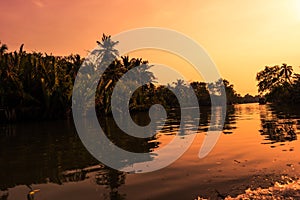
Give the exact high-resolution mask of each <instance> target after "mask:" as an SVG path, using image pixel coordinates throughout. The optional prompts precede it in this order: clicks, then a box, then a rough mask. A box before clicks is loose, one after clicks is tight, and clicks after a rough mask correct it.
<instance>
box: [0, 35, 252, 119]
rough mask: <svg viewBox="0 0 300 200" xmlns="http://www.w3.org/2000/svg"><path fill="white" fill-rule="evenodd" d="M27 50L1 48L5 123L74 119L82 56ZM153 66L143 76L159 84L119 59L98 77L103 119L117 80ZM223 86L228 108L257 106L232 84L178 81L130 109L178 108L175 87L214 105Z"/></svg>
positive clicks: (0, 100) (147, 93)
mask: <svg viewBox="0 0 300 200" xmlns="http://www.w3.org/2000/svg"><path fill="white" fill-rule="evenodd" d="M97 44H98V45H99V46H100V47H102V48H106V49H104V50H103V52H104V53H105V52H107V50H109V51H113V52H116V50H115V49H114V46H115V45H116V44H117V43H116V42H114V41H112V40H111V39H110V36H106V35H103V37H102V40H101V41H100V42H99V41H97ZM23 47H24V45H23V44H22V45H21V47H20V49H19V50H18V51H14V52H9V51H8V47H7V45H5V44H3V43H0V119H1V120H2V121H3V120H6V121H7V120H9V121H14V120H24V119H25V120H26V119H29V120H30V119H56V118H64V117H68V116H71V105H72V90H73V85H74V81H75V78H76V75H77V72H78V70H79V68H80V66H81V64H82V63H83V61H84V59H83V58H81V57H80V55H78V54H71V55H69V56H54V55H52V54H50V55H49V54H46V53H40V52H30V53H29V52H26V51H25V50H24V48H23ZM141 64H143V65H148V68H147V70H146V71H145V72H143V73H144V74H146V75H147V77H146V78H147V79H148V80H149V81H152V80H154V79H155V77H154V75H153V74H152V72H150V71H149V69H150V67H151V66H150V65H149V63H148V62H147V61H144V60H142V59H141V58H129V57H128V56H122V57H118V58H116V59H115V61H114V62H112V63H111V64H110V65H109V67H108V68H107V69H106V71H105V72H104V76H103V77H99V83H98V90H97V92H96V97H95V103H96V104H95V105H96V110H97V112H98V113H102V114H103V113H104V114H109V113H110V112H111V109H110V100H111V94H112V91H113V88H114V86H115V84H116V83H117V82H118V80H119V79H120V78H121V77H122V76H123V75H124V74H126V72H128V71H129V70H130V69H132V68H135V67H138V66H140V65H141ZM220 81H223V84H224V86H225V91H226V96H227V103H228V104H234V103H248V102H257V100H258V99H257V97H253V96H251V95H248V94H247V95H245V96H244V97H241V95H239V94H237V92H236V91H235V90H234V87H233V85H232V84H230V83H229V82H228V81H227V80H225V79H224V80H219V81H217V82H215V83H205V82H198V81H195V82H191V83H186V82H184V81H182V80H177V81H175V82H173V83H170V85H169V87H167V86H163V85H155V84H147V85H144V86H142V87H140V88H139V89H138V90H136V91H135V92H134V93H133V96H132V98H131V100H130V106H129V107H130V109H131V110H132V111H140V110H145V109H147V108H149V106H150V105H153V104H154V103H161V104H162V105H164V106H165V107H166V108H174V107H178V106H179V104H178V101H177V99H176V98H175V96H174V94H173V93H172V92H171V90H170V87H171V88H172V89H174V90H179V91H180V92H181V93H182V95H187V94H184V92H185V91H186V90H185V88H186V87H192V88H193V90H194V91H195V94H196V96H197V98H198V102H199V104H200V105H210V104H211V102H210V95H224V94H220V93H218V92H216V93H217V94H212V93H211V91H215V89H216V88H218V85H220V83H221V82H220Z"/></svg>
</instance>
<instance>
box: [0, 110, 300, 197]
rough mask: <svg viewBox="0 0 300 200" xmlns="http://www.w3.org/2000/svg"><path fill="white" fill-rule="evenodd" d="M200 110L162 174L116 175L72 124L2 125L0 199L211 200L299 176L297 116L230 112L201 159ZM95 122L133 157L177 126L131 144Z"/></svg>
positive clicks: (204, 122)
mask: <svg viewBox="0 0 300 200" xmlns="http://www.w3.org/2000/svg"><path fill="white" fill-rule="evenodd" d="M200 111H201V117H200V126H199V130H198V133H197V135H196V137H195V140H194V141H193V143H192V145H191V146H190V148H189V149H188V150H187V151H186V152H185V153H184V154H183V156H182V157H180V158H179V159H178V160H177V161H176V162H174V163H173V164H171V165H169V166H168V167H166V168H163V169H161V170H158V171H154V172H150V173H144V174H128V173H124V172H119V171H116V170H113V169H111V168H108V167H106V166H104V165H103V164H100V163H99V162H98V161H97V160H96V159H95V158H93V157H92V156H91V155H90V154H89V152H88V151H87V150H86V149H85V147H84V146H83V144H82V143H81V141H80V139H79V136H78V135H77V133H76V130H75V128H74V125H73V122H72V121H66V120H64V121H51V122H27V123H17V124H1V125H0V199H1V200H16V199H17V200H22V199H24V200H26V199H27V194H28V193H29V192H30V191H31V190H32V189H39V191H38V192H37V193H36V194H35V199H37V200H53V199H57V200H60V199H67V200H68V199H70V200H71V199H72V200H83V199H89V200H94V199H95V200H96V199H97V200H98V199H99V200H100V199H107V200H116V199H129V200H131V199H191V200H193V199H196V198H197V197H198V196H202V197H211V198H212V199H216V198H218V197H221V196H223V195H225V196H226V195H232V196H235V195H238V194H240V193H243V191H244V190H246V189H247V188H257V187H269V186H271V185H273V184H274V182H275V181H278V180H280V179H281V176H289V177H297V176H298V175H299V172H300V142H299V140H298V139H297V137H299V131H300V112H299V111H298V110H297V109H295V108H276V107H273V106H271V105H258V104H241V105H234V106H229V107H228V110H227V117H226V122H225V126H224V131H223V133H222V135H221V137H220V138H219V140H218V142H217V144H216V146H215V147H214V148H213V150H212V151H211V152H210V154H208V156H206V157H204V158H202V159H199V158H198V153H199V149H200V147H201V144H202V142H203V139H204V137H205V134H206V131H207V128H208V123H209V116H210V111H209V109H208V108H201V109H200ZM297 111H298V112H297ZM133 118H134V119H135V121H137V122H138V123H140V124H143V123H147V120H148V118H147V114H145V113H139V114H135V115H134V116H133ZM100 121H102V122H101V126H102V127H103V129H104V130H105V131H106V133H107V135H108V136H109V138H110V139H111V140H112V141H114V143H115V144H118V146H120V147H122V148H123V149H127V150H130V151H134V152H151V151H154V150H156V149H160V148H162V147H164V146H165V145H167V144H168V142H170V141H171V140H172V139H173V138H174V135H175V134H176V133H177V131H178V127H179V122H178V118H176V117H174V118H172V117H170V119H169V121H168V123H166V124H165V127H164V128H163V130H162V131H160V132H159V133H158V134H157V135H156V136H154V137H152V138H149V139H144V140H130V138H129V137H128V136H127V135H125V134H122V133H120V132H121V131H120V130H119V129H118V128H117V127H116V126H115V124H114V122H113V120H112V119H111V118H103V119H100ZM149 159H151V158H149Z"/></svg>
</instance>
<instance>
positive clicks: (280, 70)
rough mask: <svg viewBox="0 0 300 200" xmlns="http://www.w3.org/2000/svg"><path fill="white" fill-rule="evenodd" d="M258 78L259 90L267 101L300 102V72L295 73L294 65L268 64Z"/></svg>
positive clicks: (281, 102)
mask: <svg viewBox="0 0 300 200" xmlns="http://www.w3.org/2000/svg"><path fill="white" fill-rule="evenodd" d="M256 80H257V81H258V85H257V86H258V92H259V93H260V95H261V96H264V97H265V98H266V101H267V102H272V103H280V104H300V74H297V73H294V71H293V67H292V66H289V65H287V64H285V63H283V64H282V65H281V66H279V65H275V66H266V67H265V68H264V70H262V71H260V72H258V73H257V75H256Z"/></svg>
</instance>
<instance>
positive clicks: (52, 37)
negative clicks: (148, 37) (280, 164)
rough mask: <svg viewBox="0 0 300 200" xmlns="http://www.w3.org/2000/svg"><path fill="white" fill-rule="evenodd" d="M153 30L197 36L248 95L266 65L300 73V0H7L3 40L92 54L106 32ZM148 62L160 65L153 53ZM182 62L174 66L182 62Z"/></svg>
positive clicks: (1, 16)
mask: <svg viewBox="0 0 300 200" xmlns="http://www.w3.org/2000/svg"><path fill="white" fill-rule="evenodd" d="M147 26H152V27H153V26H155V27H165V28H170V29H174V30H176V31H179V32H181V33H183V34H185V35H187V36H189V37H191V38H193V39H194V40H195V41H197V42H198V43H199V44H200V45H201V46H202V47H203V48H204V49H205V50H206V51H207V52H208V54H209V55H210V56H211V58H212V59H213V61H214V62H215V63H216V65H217V67H218V69H219V71H220V73H221V75H222V77H224V78H226V79H227V80H229V81H230V82H231V83H232V84H234V86H235V89H236V90H237V92H238V93H241V94H243V95H244V94H246V93H250V94H256V93H257V88H256V81H255V75H256V72H258V71H259V70H261V69H263V67H264V66H265V65H275V64H281V63H283V62H286V63H288V64H289V65H292V66H293V67H294V70H295V71H296V72H299V71H300V68H299V67H298V66H300V0H263V1H261V0H219V1H216V0H212V1H204V0H185V1H178V0H177V1H175V0H166V1H158V0H151V1H140V0H139V1H137V0H126V1H125V0H110V1H103V0H85V1H82V0H72V1H64V0H1V1H0V27H1V28H0V40H1V42H2V43H5V44H7V45H8V47H9V50H15V49H18V47H19V46H20V45H21V44H22V43H24V44H25V50H26V51H28V52H30V51H41V52H47V53H51V52H52V53H53V54H54V55H68V54H70V53H79V54H81V55H82V56H85V55H86V54H87V51H88V50H91V49H93V48H94V47H95V45H96V43H95V41H96V40H99V39H100V38H101V35H102V33H107V34H110V35H114V34H117V33H119V32H122V31H125V30H128V29H133V28H140V27H147ZM133 55H134V54H133ZM147 55H148V56H149V57H147ZM143 58H145V59H146V60H149V61H150V62H151V61H152V60H151V53H149V52H148V53H147V52H145V55H144V56H143ZM169 59H171V58H169ZM165 60H166V59H165ZM174 60H176V59H174ZM174 60H173V61H172V60H171V61H170V62H169V63H168V64H171V65H180V64H182V63H181V62H179V61H178V62H177V61H176V62H175V61H174ZM162 61H163V59H162ZM175 67H176V66H175ZM177 68H178V66H177ZM185 73H186V74H189V73H190V77H189V78H192V77H193V73H192V72H190V71H189V69H185Z"/></svg>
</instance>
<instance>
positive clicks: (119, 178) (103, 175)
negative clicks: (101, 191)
mask: <svg viewBox="0 0 300 200" xmlns="http://www.w3.org/2000/svg"><path fill="white" fill-rule="evenodd" d="M125 177H126V175H125V173H124V172H120V171H118V170H115V169H111V168H106V169H103V170H101V171H100V172H99V173H98V174H97V175H96V183H97V184H98V185H105V186H107V187H108V188H109V189H110V192H109V195H110V200H123V199H125V195H122V194H119V192H118V188H119V187H120V186H121V185H123V184H124V183H125Z"/></svg>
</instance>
